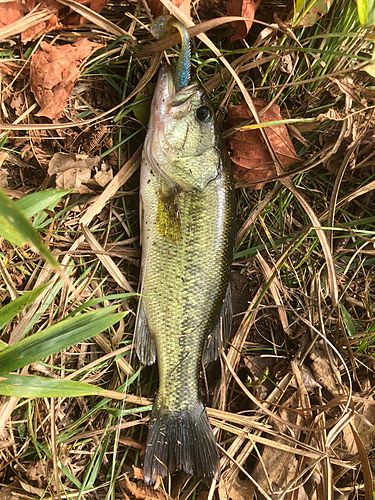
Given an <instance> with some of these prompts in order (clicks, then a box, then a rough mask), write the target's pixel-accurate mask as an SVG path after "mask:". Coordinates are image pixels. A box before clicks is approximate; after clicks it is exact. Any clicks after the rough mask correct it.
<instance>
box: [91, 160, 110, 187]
mask: <svg viewBox="0 0 375 500" xmlns="http://www.w3.org/2000/svg"><path fill="white" fill-rule="evenodd" d="M94 179H95V180H96V182H97V183H98V184H99V186H101V187H103V188H104V187H106V186H107V185H108V184H109V183H110V182H111V180H112V179H113V170H112V169H111V168H110V167H108V165H107V164H106V163H104V162H103V163H102V164H101V166H100V171H99V172H97V173H96V174H95V175H94Z"/></svg>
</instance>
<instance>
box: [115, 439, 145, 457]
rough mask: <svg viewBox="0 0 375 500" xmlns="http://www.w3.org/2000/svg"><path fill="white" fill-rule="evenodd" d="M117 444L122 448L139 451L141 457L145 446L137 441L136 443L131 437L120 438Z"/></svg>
mask: <svg viewBox="0 0 375 500" xmlns="http://www.w3.org/2000/svg"><path fill="white" fill-rule="evenodd" d="M119 442H120V443H121V444H122V445H124V446H127V447H130V448H134V449H136V450H141V455H144V452H145V445H144V444H142V443H140V442H139V441H136V440H135V439H133V438H132V437H130V436H125V437H120V438H119Z"/></svg>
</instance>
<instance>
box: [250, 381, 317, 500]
mask: <svg viewBox="0 0 375 500" xmlns="http://www.w3.org/2000/svg"><path fill="white" fill-rule="evenodd" d="M300 405H301V402H300V397H299V394H298V391H296V392H295V393H294V394H292V395H291V396H290V397H289V398H288V399H287V401H285V402H284V403H283V405H282V407H281V408H282V409H280V415H279V416H280V417H281V418H283V420H284V421H285V423H286V425H284V424H281V423H280V422H276V421H274V422H273V423H272V427H273V429H274V431H276V432H278V433H280V434H281V433H286V432H287V431H286V429H287V423H288V422H291V423H293V424H295V425H303V421H302V416H301V415H299V414H297V413H292V412H290V411H288V410H287V409H288V408H290V409H296V408H299V407H300ZM293 432H295V435H294V438H295V439H297V440H298V438H299V435H300V432H299V431H298V430H297V429H295V430H294V431H293ZM275 440H276V442H277V441H278V438H275ZM299 472H300V471H299V464H298V459H297V457H296V456H295V455H294V454H292V453H288V452H286V451H284V450H282V449H281V448H280V449H278V448H271V447H270V446H266V447H265V448H264V450H263V452H262V460H259V461H258V462H257V464H256V466H255V468H254V470H253V471H252V473H251V476H252V477H253V479H254V480H255V481H256V482H257V483H258V484H259V485H260V486H261V487H262V488H263V489H264V490H265V492H266V493H267V494H268V495H270V496H271V497H272V498H279V497H280V496H281V495H280V492H281V491H283V489H284V488H285V485H289V484H291V483H292V481H293V479H294V478H295V477H296V476H297V475H298V473H299ZM293 487H294V489H296V490H298V492H297V491H296V492H295V498H296V499H298V500H309V499H308V497H307V494H306V491H305V489H304V486H302V485H299V484H297V485H296V484H293ZM285 498H291V496H290V497H289V496H286V497H285ZM314 498H315V497H312V498H310V500H313V499H314Z"/></svg>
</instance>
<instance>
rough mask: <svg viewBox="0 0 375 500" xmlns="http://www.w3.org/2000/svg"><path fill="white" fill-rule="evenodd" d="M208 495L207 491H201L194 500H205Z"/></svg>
mask: <svg viewBox="0 0 375 500" xmlns="http://www.w3.org/2000/svg"><path fill="white" fill-rule="evenodd" d="M208 495H209V491H201V492H200V493H199V496H197V498H196V500H207V499H208Z"/></svg>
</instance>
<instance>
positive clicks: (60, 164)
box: [48, 153, 101, 193]
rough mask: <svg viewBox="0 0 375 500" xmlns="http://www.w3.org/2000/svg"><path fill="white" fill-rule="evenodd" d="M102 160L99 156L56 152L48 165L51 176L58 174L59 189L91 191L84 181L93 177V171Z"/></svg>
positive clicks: (57, 186)
mask: <svg viewBox="0 0 375 500" xmlns="http://www.w3.org/2000/svg"><path fill="white" fill-rule="evenodd" d="M100 162H101V158H100V157H99V156H94V157H91V158H90V157H88V156H87V155H75V154H65V153H55V154H54V155H53V157H52V158H51V161H50V162H49V166H48V174H49V176H50V177H52V176H53V175H56V181H55V183H56V188H57V189H77V190H78V192H79V193H85V192H91V191H90V190H87V188H86V186H84V183H87V182H89V181H90V179H91V171H92V170H93V168H96V167H98V165H99V164H100Z"/></svg>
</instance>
